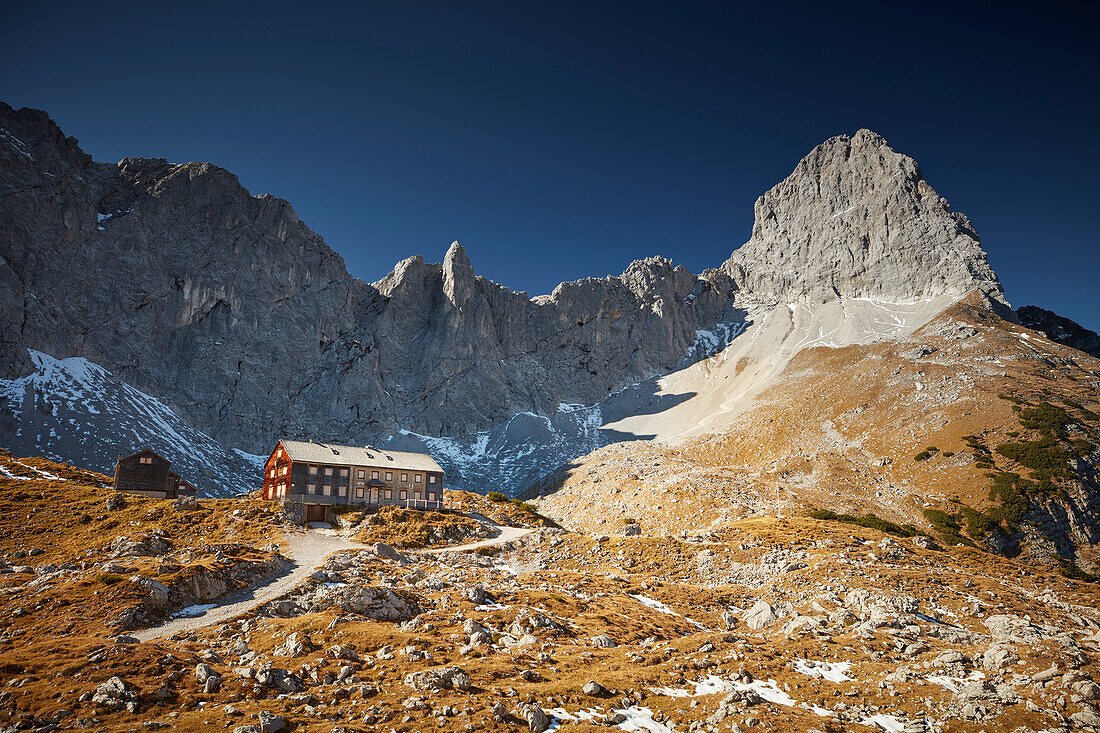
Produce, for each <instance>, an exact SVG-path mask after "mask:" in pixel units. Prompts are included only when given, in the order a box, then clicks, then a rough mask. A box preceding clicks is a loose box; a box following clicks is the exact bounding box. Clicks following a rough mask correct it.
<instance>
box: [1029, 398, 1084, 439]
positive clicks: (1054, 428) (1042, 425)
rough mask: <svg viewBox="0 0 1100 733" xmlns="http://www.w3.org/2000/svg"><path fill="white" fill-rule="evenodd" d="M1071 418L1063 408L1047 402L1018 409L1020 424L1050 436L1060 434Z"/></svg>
mask: <svg viewBox="0 0 1100 733" xmlns="http://www.w3.org/2000/svg"><path fill="white" fill-rule="evenodd" d="M1071 422H1073V418H1072V417H1070V415H1069V413H1068V412H1066V411H1065V408H1062V407H1056V406H1054V405H1052V404H1050V403H1049V402H1040V403H1039V404H1038V405H1036V406H1035V407H1028V408H1026V409H1024V410H1021V411H1020V424H1021V425H1023V426H1024V427H1025V428H1027V429H1028V430H1039V431H1041V432H1043V433H1046V434H1047V435H1048V436H1050V437H1052V438H1053V437H1055V436H1058V435H1061V434H1062V432H1063V430H1064V429H1065V427H1066V425H1069V424H1070V423H1071Z"/></svg>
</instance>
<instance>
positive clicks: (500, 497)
mask: <svg viewBox="0 0 1100 733" xmlns="http://www.w3.org/2000/svg"><path fill="white" fill-rule="evenodd" d="M485 496H486V498H488V499H489V501H500V502H505V501H508V497H507V496H505V495H504V494H502V493H500V492H499V491H490V492H489V493H488V494H486V495H485Z"/></svg>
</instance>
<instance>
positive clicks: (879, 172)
mask: <svg viewBox="0 0 1100 733" xmlns="http://www.w3.org/2000/svg"><path fill="white" fill-rule="evenodd" d="M755 213H756V221H755V223H754V224H753V227H752V238H751V239H749V241H748V242H746V243H745V245H744V246H743V247H741V248H740V249H738V250H737V251H736V252H734V253H733V256H732V257H730V259H729V260H727V261H726V263H725V264H724V265H723V266H722V267H723V270H724V271H725V272H726V273H728V274H729V276H730V277H731V278H732V279H733V281H734V282H735V283H736V284H737V286H738V288H739V289H740V290H743V291H748V292H750V293H753V294H755V295H760V296H771V297H776V298H780V299H782V300H791V301H793V300H810V301H815V302H825V301H827V300H833V299H836V298H876V299H882V300H888V301H898V300H905V299H918V298H934V297H938V296H942V295H957V296H962V295H965V294H966V293H967V292H969V291H970V290H974V289H979V290H981V291H983V292H985V293H987V294H988V295H990V296H991V297H993V298H995V299H997V300H1003V297H1004V296H1003V292H1002V290H1001V284H1000V281H998V279H997V276H996V274H994V272H993V270H992V269H991V268H990V267H989V263H988V262H987V261H986V255H985V252H984V251H983V250H982V248H981V245H980V244H979V242H978V234H977V232H976V231H975V230H974V226H973V225H972V224H971V223H970V220H969V219H968V218H967V217H966V215H965V214H961V213H959V212H956V211H952V210H951V206H950V204H948V203H947V201H946V199H944V198H942V197H941V196H940V195H939V194H937V193H936V192H935V190H933V188H932V186H931V185H929V184H928V182H927V181H926V180H924V176H923V175H922V174H921V171H920V168H919V167H918V166H917V163H916V161H915V160H913V159H912V158H910V157H909V156H906V155H902V154H900V153H897V152H895V151H894V150H893V149H892V148H891V147H890V146H889V145H888V144H887V142H886V140H884V139H883V138H882V136H880V135H878V134H876V133H874V132H871V131H870V130H860V131H859V132H857V133H856V134H855V135H853V136H851V137H849V136H847V135H838V136H836V137H833V138H830V139H828V140H826V141H825V142H823V143H821V144H820V145H818V146H817V147H816V148H814V149H813V150H812V151H810V154H809V155H807V156H806V157H805V158H803V159H802V160H801V161H800V162H799V164H798V166H796V167H795V169H794V172H793V173H791V175H789V176H787V178H786V179H784V180H783V181H782V182H781V183H779V184H777V185H776V186H775V187H773V188H772V189H771V190H769V191H768V192H767V193H765V194H764V195H763V196H761V197H760V198H759V199H757V200H756V205H755Z"/></svg>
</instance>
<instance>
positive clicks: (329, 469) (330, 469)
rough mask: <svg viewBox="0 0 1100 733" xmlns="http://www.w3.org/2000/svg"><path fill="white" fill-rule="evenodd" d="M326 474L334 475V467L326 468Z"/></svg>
mask: <svg viewBox="0 0 1100 733" xmlns="http://www.w3.org/2000/svg"><path fill="white" fill-rule="evenodd" d="M325 475H326V476H331V475H332V468H331V467H328V468H325Z"/></svg>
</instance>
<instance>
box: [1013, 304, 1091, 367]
mask: <svg viewBox="0 0 1100 733" xmlns="http://www.w3.org/2000/svg"><path fill="white" fill-rule="evenodd" d="M1016 315H1017V317H1019V319H1020V323H1021V324H1022V325H1024V326H1027V327H1028V328H1033V329H1035V330H1036V331H1042V332H1043V334H1044V335H1045V336H1046V337H1047V338H1048V339H1050V340H1051V341H1057V342H1058V343H1060V344H1065V345H1066V346H1068V347H1070V348H1071V349H1077V350H1078V351H1084V352H1085V353H1086V354H1092V355H1093V356H1095V357H1097V358H1100V334H1098V333H1096V332H1095V331H1090V330H1088V329H1087V328H1085V327H1084V326H1082V325H1080V324H1079V323H1076V322H1074V321H1071V320H1070V319H1068V318H1065V317H1063V316H1060V315H1058V314H1057V313H1055V312H1054V311H1048V310H1046V309H1045V308H1039V307H1038V306H1034V305H1025V306H1023V307H1022V308H1017V309H1016Z"/></svg>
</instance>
